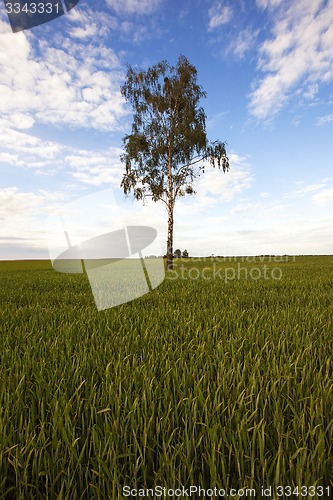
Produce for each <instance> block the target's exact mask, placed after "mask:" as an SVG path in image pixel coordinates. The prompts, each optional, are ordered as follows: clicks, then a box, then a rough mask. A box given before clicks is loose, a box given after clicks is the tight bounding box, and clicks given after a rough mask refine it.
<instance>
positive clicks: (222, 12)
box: [208, 2, 233, 31]
mask: <svg viewBox="0 0 333 500" xmlns="http://www.w3.org/2000/svg"><path fill="white" fill-rule="evenodd" d="M208 16H209V24H208V31H213V30H214V29H216V28H218V27H219V26H222V25H223V24H227V23H228V22H229V21H230V20H231V19H232V16H233V11H232V9H231V7H229V6H228V5H223V4H222V3H221V2H218V3H216V4H215V5H214V6H213V7H211V8H210V9H209V10H208Z"/></svg>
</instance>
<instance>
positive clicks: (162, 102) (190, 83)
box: [121, 55, 229, 269]
mask: <svg viewBox="0 0 333 500" xmlns="http://www.w3.org/2000/svg"><path fill="white" fill-rule="evenodd" d="M121 93H122V95H123V96H124V97H125V99H126V101H127V102H130V103H131V105H132V108H133V123H132V133H131V134H129V135H126V136H125V137H124V139H123V143H124V150H125V153H124V154H123V155H121V160H122V162H124V163H125V167H126V170H125V174H124V175H123V179H122V181H121V187H122V188H123V190H124V193H125V194H126V195H127V194H130V193H133V194H134V197H135V198H136V199H137V200H144V199H145V198H146V197H151V198H152V199H153V200H154V201H159V200H161V201H162V202H163V203H164V204H165V205H166V208H167V211H168V238H167V254H166V255H167V269H172V260H173V225H174V207H175V201H176V198H177V197H178V196H185V195H186V194H195V191H194V189H193V181H194V179H196V178H197V177H198V176H200V172H203V173H204V168H205V163H204V161H209V162H210V164H211V165H212V166H213V167H215V166H216V165H217V166H218V168H222V169H223V171H224V172H226V171H227V170H229V160H228V157H227V154H226V149H225V143H223V142H221V141H215V142H209V141H208V139H207V136H206V115H205V112H204V110H203V108H202V107H199V101H200V99H201V98H203V97H206V93H205V92H204V91H203V89H202V87H201V86H200V85H198V84H197V70H196V68H195V67H194V66H192V65H191V64H190V63H189V61H188V60H187V58H186V57H185V56H183V55H181V56H180V57H179V59H178V62H177V65H176V66H170V64H169V63H168V62H167V61H162V62H160V63H158V64H156V65H154V66H152V67H151V68H149V69H148V70H146V71H143V70H137V71H136V70H135V69H133V68H132V67H131V66H129V65H128V67H127V75H126V81H125V84H124V85H123V86H122V87H121Z"/></svg>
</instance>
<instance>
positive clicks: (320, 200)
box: [312, 189, 333, 206]
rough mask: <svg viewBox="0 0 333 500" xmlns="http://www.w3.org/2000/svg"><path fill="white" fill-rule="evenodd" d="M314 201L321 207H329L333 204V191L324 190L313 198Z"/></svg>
mask: <svg viewBox="0 0 333 500" xmlns="http://www.w3.org/2000/svg"><path fill="white" fill-rule="evenodd" d="M312 200H313V201H314V202H315V203H316V204H317V205H319V206H324V205H327V203H332V202H333V189H323V190H322V191H320V192H319V193H316V194H315V195H313V196H312Z"/></svg>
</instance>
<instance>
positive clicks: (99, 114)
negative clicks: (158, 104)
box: [0, 9, 126, 130]
mask: <svg viewBox="0 0 333 500" xmlns="http://www.w3.org/2000/svg"><path fill="white" fill-rule="evenodd" d="M74 10H75V9H74ZM0 42H1V47H2V50H1V52H0V66H1V74H0V100H1V103H2V104H1V111H2V119H3V120H7V122H8V123H9V124H11V125H12V126H13V127H16V128H21V129H24V128H30V127H31V126H32V125H33V123H34V122H39V123H57V124H64V125H68V126H71V127H87V128H88V127H89V128H95V129H98V130H101V129H102V130H117V129H118V128H119V120H120V119H121V118H122V117H123V116H124V115H125V114H126V111H125V102H124V99H123V98H122V96H121V94H120V84H121V81H122V77H123V73H122V68H121V66H120V62H119V60H118V57H117V55H116V54H115V52H114V51H113V50H112V49H110V48H106V47H103V46H102V45H98V43H96V42H91V43H84V44H83V43H82V42H76V43H75V42H74V41H73V40H67V39H66V38H65V37H62V36H60V35H59V43H57V44H56V47H51V46H50V42H49V41H48V40H46V39H39V40H37V39H36V38H35V37H34V35H33V34H31V33H28V34H25V33H17V34H15V37H14V38H13V34H12V33H8V32H7V30H5V28H4V27H2V33H0ZM88 89H94V90H93V91H91V92H90V93H89V91H88Z"/></svg>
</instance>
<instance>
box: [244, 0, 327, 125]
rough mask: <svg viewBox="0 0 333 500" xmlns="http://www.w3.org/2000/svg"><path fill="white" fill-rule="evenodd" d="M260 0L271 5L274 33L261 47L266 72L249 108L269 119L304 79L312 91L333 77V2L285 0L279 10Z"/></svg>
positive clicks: (274, 4)
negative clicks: (290, 0) (295, 0)
mask: <svg viewBox="0 0 333 500" xmlns="http://www.w3.org/2000/svg"><path fill="white" fill-rule="evenodd" d="M257 3H258V2H257ZM259 3H260V5H261V6H264V7H267V8H270V9H271V11H270V12H272V15H273V19H274V27H273V37H272V38H271V39H270V40H266V41H265V42H264V43H263V44H262V45H261V47H260V60H259V64H258V69H259V70H261V71H262V72H263V73H264V76H263V77H262V79H261V80H260V81H259V83H258V84H257V85H256V86H255V87H254V89H253V91H252V92H251V94H250V105H249V109H250V111H251V113H252V114H253V115H254V116H256V117H257V118H260V119H266V118H268V117H272V116H274V115H275V114H277V113H278V112H279V111H280V110H281V109H282V108H283V106H285V104H286V102H287V101H288V99H289V98H290V95H291V94H292V91H293V90H294V89H295V88H296V86H299V85H302V84H303V83H304V81H305V80H306V82H307V83H308V85H310V86H311V85H312V87H311V88H312V92H311V93H312V94H315V93H317V91H318V87H317V86H318V85H319V84H320V83H324V82H329V81H331V80H333V52H332V43H333V2H332V0H329V1H328V2H327V3H326V2H324V1H323V0H299V1H298V2H291V3H290V2H289V1H286V0H285V1H283V2H280V9H278V11H277V12H276V11H272V8H273V7H274V8H275V7H276V6H277V4H276V3H275V2H267V1H265V2H263V1H262V2H259ZM308 97H309V94H308Z"/></svg>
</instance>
